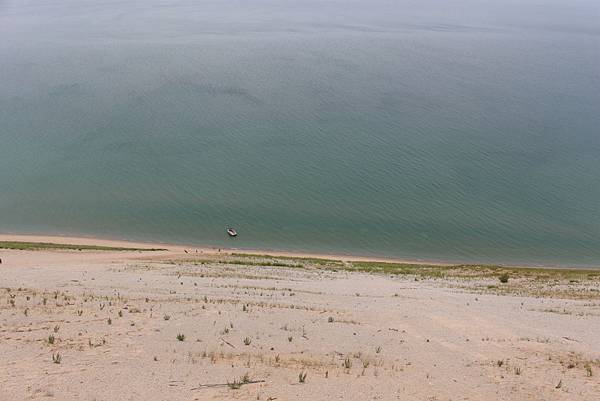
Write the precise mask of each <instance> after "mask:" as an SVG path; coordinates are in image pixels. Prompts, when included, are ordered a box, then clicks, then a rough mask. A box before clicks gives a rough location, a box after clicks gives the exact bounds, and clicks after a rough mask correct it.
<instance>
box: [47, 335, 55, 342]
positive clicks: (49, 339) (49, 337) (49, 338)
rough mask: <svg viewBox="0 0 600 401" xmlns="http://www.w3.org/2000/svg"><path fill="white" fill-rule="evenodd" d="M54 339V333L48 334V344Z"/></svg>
mask: <svg viewBox="0 0 600 401" xmlns="http://www.w3.org/2000/svg"><path fill="white" fill-rule="evenodd" d="M54 340H55V338H54V334H50V335H49V336H48V344H54Z"/></svg>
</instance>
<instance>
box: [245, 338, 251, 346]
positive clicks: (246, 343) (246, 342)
mask: <svg viewBox="0 0 600 401" xmlns="http://www.w3.org/2000/svg"><path fill="white" fill-rule="evenodd" d="M250 343H252V340H251V339H250V337H246V338H244V345H250Z"/></svg>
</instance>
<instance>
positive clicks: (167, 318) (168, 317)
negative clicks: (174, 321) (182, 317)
mask: <svg viewBox="0 0 600 401" xmlns="http://www.w3.org/2000/svg"><path fill="white" fill-rule="evenodd" d="M163 319H164V320H169V319H171V316H169V315H164V316H163Z"/></svg>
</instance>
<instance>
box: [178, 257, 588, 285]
mask: <svg viewBox="0 0 600 401" xmlns="http://www.w3.org/2000/svg"><path fill="white" fill-rule="evenodd" d="M177 263H193V264H211V263H215V264H229V265H245V266H275V267H277V266H280V267H299V268H303V267H304V268H319V269H325V270H334V271H339V270H343V271H358V272H366V273H382V274H393V275H414V276H419V277H423V278H466V279H485V278H500V281H501V282H507V281H508V279H509V278H517V277H519V278H525V279H533V280H548V279H565V280H571V281H573V282H574V281H577V280H593V281H600V269H568V268H538V267H509V266H498V265H432V264H425V263H414V264H413V263H390V262H388V263H386V262H362V261H348V262H342V261H340V260H328V259H315V258H302V257H285V256H272V255H257V254H241V253H234V254H231V258H227V257H222V256H221V257H219V259H188V260H180V261H178V262H177Z"/></svg>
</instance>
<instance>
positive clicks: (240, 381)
mask: <svg viewBox="0 0 600 401" xmlns="http://www.w3.org/2000/svg"><path fill="white" fill-rule="evenodd" d="M250 382H251V380H250V376H249V375H248V373H246V374H245V375H244V376H242V377H240V378H239V379H235V380H234V381H232V382H231V383H230V382H229V381H228V382H227V387H229V388H230V389H232V390H237V389H239V388H240V387H242V386H243V385H244V384H248V383H250Z"/></svg>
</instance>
